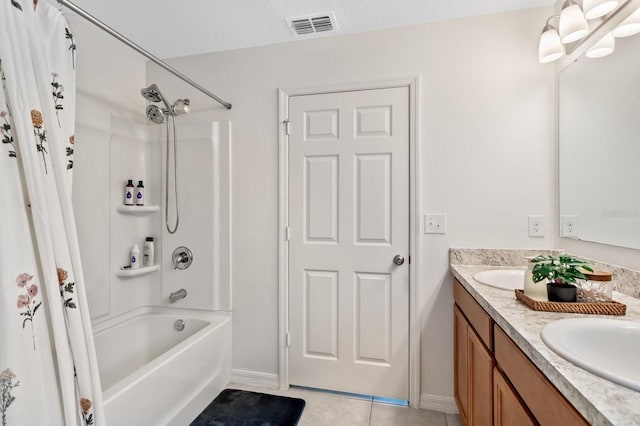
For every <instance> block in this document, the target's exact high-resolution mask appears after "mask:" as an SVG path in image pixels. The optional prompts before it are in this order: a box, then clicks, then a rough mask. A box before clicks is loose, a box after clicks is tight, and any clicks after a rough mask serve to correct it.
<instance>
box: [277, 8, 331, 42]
mask: <svg viewBox="0 0 640 426" xmlns="http://www.w3.org/2000/svg"><path fill="white" fill-rule="evenodd" d="M287 22H289V27H290V28H291V30H292V31H293V32H294V33H295V34H296V35H298V36H309V35H313V34H316V35H320V34H322V33H327V32H330V31H336V30H337V29H338V25H337V24H336V16H335V14H334V13H333V12H327V13H320V14H315V15H313V16H298V17H295V18H288V19H287Z"/></svg>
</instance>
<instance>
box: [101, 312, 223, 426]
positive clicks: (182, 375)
mask: <svg viewBox="0 0 640 426" xmlns="http://www.w3.org/2000/svg"><path fill="white" fill-rule="evenodd" d="M178 319H181V320H183V321H184V323H185V328H184V330H183V331H176V330H175V328H174V323H175V321H176V320H178ZM94 336H95V344H96V353H97V357H98V369H99V371H100V380H101V382H102V390H103V397H104V403H105V415H106V420H107V425H108V426H128V425H136V426H139V425H154V426H155V425H165V424H175V425H185V424H189V422H190V421H191V420H193V419H194V418H195V417H196V416H197V415H198V414H199V413H200V412H201V411H202V410H203V409H204V408H205V407H206V406H207V405H208V404H209V402H211V400H213V398H215V396H216V395H217V394H218V393H219V392H220V391H221V390H222V389H224V387H225V386H226V385H227V384H228V382H229V377H230V372H231V316H230V314H229V313H227V312H207V311H198V310H187V309H173V308H155V307H144V308H139V309H135V310H133V311H131V312H128V313H126V314H123V315H120V316H118V317H115V318H111V319H109V320H106V321H104V322H100V323H98V324H95V325H94Z"/></svg>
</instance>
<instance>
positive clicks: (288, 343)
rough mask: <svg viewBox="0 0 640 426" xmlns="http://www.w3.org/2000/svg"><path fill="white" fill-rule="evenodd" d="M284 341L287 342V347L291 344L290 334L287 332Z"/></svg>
mask: <svg viewBox="0 0 640 426" xmlns="http://www.w3.org/2000/svg"><path fill="white" fill-rule="evenodd" d="M285 342H286V344H287V347H289V346H291V335H290V334H289V333H287V334H286V335H285Z"/></svg>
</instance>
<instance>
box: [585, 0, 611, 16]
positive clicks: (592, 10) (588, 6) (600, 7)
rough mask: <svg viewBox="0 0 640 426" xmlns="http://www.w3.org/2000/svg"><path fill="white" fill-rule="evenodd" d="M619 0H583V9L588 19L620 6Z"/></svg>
mask: <svg viewBox="0 0 640 426" xmlns="http://www.w3.org/2000/svg"><path fill="white" fill-rule="evenodd" d="M618 4H620V2H619V1H618V0H582V10H583V11H584V17H585V18H587V19H596V18H600V17H601V16H604V15H606V14H607V13H609V12H611V11H613V10H614V9H615V8H616V7H618Z"/></svg>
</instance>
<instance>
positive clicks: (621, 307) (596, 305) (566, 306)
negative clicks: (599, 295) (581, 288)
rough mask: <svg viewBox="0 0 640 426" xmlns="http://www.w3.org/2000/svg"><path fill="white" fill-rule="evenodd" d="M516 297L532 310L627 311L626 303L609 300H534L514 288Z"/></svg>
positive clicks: (565, 311) (622, 313)
mask: <svg viewBox="0 0 640 426" xmlns="http://www.w3.org/2000/svg"><path fill="white" fill-rule="evenodd" d="M516 299H518V300H519V301H520V302H522V303H524V304H525V305H527V306H528V307H529V308H531V309H533V310H534V311H544V312H564V313H568V314H594V315H618V316H620V315H625V314H626V313H627V305H625V304H623V303H620V302H616V301H613V300H612V301H611V302H589V303H584V302H574V303H563V302H543V301H540V300H534V299H532V298H530V297H529V296H526V295H525V294H524V291H523V290H516Z"/></svg>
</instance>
